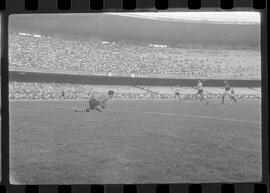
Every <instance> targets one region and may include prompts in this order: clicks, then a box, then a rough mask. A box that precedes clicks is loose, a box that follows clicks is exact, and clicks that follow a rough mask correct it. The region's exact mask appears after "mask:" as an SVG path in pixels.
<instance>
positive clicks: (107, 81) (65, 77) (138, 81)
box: [9, 71, 261, 87]
mask: <svg viewBox="0 0 270 193" xmlns="http://www.w3.org/2000/svg"><path fill="white" fill-rule="evenodd" d="M9 81H18V82H47V83H49V82H55V83H70V84H87V85H123V86H124V85H126V86H129V85H131V86H137V85H144V86H176V85H180V86H182V87H193V86H194V85H196V84H197V79H169V78H135V77H134V78H133V77H114V76H88V75H73V74H56V73H37V72H21V71H10V72H9ZM228 81H229V82H230V83H231V84H232V85H233V86H234V87H261V81H260V80H228ZM204 86H206V87H223V86H224V80H221V79H220V80H215V79H208V80H206V81H205V82H204Z"/></svg>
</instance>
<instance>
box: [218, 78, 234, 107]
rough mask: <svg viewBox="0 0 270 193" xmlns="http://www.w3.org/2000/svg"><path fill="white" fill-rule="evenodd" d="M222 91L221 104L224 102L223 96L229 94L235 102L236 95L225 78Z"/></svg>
mask: <svg viewBox="0 0 270 193" xmlns="http://www.w3.org/2000/svg"><path fill="white" fill-rule="evenodd" d="M224 84H225V85H224V89H225V90H224V93H223V94H222V101H221V104H224V99H225V96H227V95H228V96H229V97H230V99H231V100H233V101H234V102H235V103H236V96H235V93H234V90H233V89H232V87H231V85H230V84H229V82H228V81H227V80H225V81H224Z"/></svg>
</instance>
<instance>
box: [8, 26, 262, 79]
mask: <svg viewBox="0 0 270 193" xmlns="http://www.w3.org/2000/svg"><path fill="white" fill-rule="evenodd" d="M9 42H10V44H9V49H10V52H9V63H10V66H9V69H10V70H21V71H37V72H52V73H53V72H60V73H74V74H88V75H110V76H146V77H160V78H163V77H164V78H204V79H209V78H211V79H222V78H225V79H228V78H230V79H260V73H261V72H260V70H261V59H260V51H259V49H251V48H250V49H231V48H230V49H225V48H221V47H215V48H204V47H199V46H198V45H188V46H189V47H186V46H187V45H183V47H181V45H178V46H177V47H171V46H167V45H157V44H154V43H153V42H149V43H146V42H143V43H142V42H131V41H124V40H119V41H109V40H104V39H101V38H99V37H93V38H92V39H89V38H84V37H79V36H74V35H63V34H61V35H60V34H58V35H57V34H54V35H50V34H42V35H39V34H30V33H24V32H16V31H12V30H11V31H10V34H9Z"/></svg>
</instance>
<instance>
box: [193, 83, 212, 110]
mask: <svg viewBox="0 0 270 193" xmlns="http://www.w3.org/2000/svg"><path fill="white" fill-rule="evenodd" d="M196 89H197V92H196V93H195V96H196V97H200V100H201V102H202V101H203V100H204V101H205V102H206V105H208V104H209V102H208V100H207V99H206V98H205V97H204V95H203V84H202V82H201V81H200V80H198V84H197V87H196Z"/></svg>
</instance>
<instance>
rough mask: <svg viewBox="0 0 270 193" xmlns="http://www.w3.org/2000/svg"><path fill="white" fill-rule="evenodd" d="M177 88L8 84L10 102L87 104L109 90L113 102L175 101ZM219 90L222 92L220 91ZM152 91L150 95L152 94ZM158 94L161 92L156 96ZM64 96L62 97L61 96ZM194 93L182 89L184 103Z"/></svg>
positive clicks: (252, 95) (249, 94)
mask: <svg viewBox="0 0 270 193" xmlns="http://www.w3.org/2000/svg"><path fill="white" fill-rule="evenodd" d="M175 89H176V87H159V88H154V87H153V88H152V87H147V89H139V88H138V87H132V86H101V85H79V84H67V83H61V84H59V83H40V82H39V83H38V82H35V83H30V82H28V83H26V82H10V83H9V99H10V100H60V99H61V100H62V99H63V100H87V99H89V97H90V96H91V94H93V93H94V94H104V93H106V92H107V91H108V90H114V91H115V96H114V100H132V99H134V100H140V99H176V96H175V92H174V91H175ZM220 89H221V88H220ZM151 90H152V91H153V92H151ZM157 90H159V91H160V92H157ZM62 92H64V96H62ZM195 92H196V90H194V89H193V90H192V88H181V95H182V98H183V99H192V98H194V93H195ZM205 94H206V97H207V98H208V99H217V98H220V97H221V94H222V90H220V91H218V92H215V93H214V92H212V93H211V92H207V93H205ZM237 98H240V99H241V98H242V99H260V98H261V95H260V94H259V93H254V92H252V91H251V90H250V91H248V92H246V93H238V94H237Z"/></svg>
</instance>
